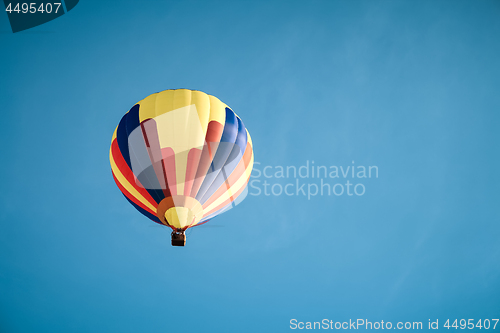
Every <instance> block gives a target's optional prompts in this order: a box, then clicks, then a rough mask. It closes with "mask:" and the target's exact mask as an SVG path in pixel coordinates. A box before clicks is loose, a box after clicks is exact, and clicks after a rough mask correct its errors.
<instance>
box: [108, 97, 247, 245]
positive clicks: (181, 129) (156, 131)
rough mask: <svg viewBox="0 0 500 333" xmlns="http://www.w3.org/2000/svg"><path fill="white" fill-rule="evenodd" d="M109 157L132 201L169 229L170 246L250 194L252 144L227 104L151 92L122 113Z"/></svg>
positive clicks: (124, 191)
mask: <svg viewBox="0 0 500 333" xmlns="http://www.w3.org/2000/svg"><path fill="white" fill-rule="evenodd" d="M110 161H111V169H112V172H113V177H114V179H115V182H116V184H117V185H118V187H119V188H120V191H122V193H123V194H124V195H125V197H126V198H127V200H128V201H129V202H130V203H131V204H132V205H133V206H134V207H135V208H136V209H137V210H138V211H139V212H141V213H142V214H143V215H145V216H147V217H148V218H150V219H151V220H153V221H154V222H156V223H159V224H163V225H166V226H169V227H170V228H172V230H173V231H172V245H179V246H183V245H184V244H185V239H186V238H185V235H184V231H185V230H186V229H188V228H191V227H193V226H196V225H200V224H202V223H205V222H207V221H208V220H210V219H211V218H213V217H215V216H217V215H219V214H220V213H222V212H224V211H226V210H227V209H229V208H231V207H232V206H233V205H234V204H235V203H234V201H235V199H236V198H237V197H238V196H240V195H241V194H242V193H245V189H246V185H247V183H248V180H249V178H250V173H251V171H252V166H253V149H252V141H251V139H250V134H249V133H248V131H247V130H246V128H245V125H243V122H242V121H241V119H240V118H239V117H238V116H237V115H236V114H235V113H234V112H233V110H231V108H229V107H228V106H227V105H226V104H224V103H222V102H221V101H220V100H219V99H217V98H216V97H214V96H210V95H207V94H205V93H203V92H201V91H196V90H187V89H176V90H165V91H162V92H159V93H156V94H152V95H150V96H148V97H146V98H145V99H143V100H142V101H140V102H138V103H137V104H136V105H134V106H133V107H132V109H130V111H128V112H127V113H126V114H125V115H124V116H123V118H122V119H121V121H120V123H119V125H118V127H117V128H116V130H115V132H114V134H113V139H112V142H111V149H110ZM243 197H244V195H242V196H241V197H240V199H241V198H243Z"/></svg>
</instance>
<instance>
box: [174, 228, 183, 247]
mask: <svg viewBox="0 0 500 333" xmlns="http://www.w3.org/2000/svg"><path fill="white" fill-rule="evenodd" d="M185 245H186V235H185V234H184V231H182V232H175V231H174V232H172V246H185Z"/></svg>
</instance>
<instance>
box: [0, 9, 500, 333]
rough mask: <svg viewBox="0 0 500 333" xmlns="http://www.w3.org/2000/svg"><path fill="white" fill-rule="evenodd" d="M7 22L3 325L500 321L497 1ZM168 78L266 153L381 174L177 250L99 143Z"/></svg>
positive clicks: (262, 156)
mask: <svg viewBox="0 0 500 333" xmlns="http://www.w3.org/2000/svg"><path fill="white" fill-rule="evenodd" d="M0 32H1V33H0V45H1V51H2V52H1V55H0V59H1V61H2V65H1V67H0V105H1V111H0V112H1V118H0V119H1V124H2V130H1V131H0V153H1V155H0V156H1V162H2V163H1V165H0V184H1V191H0V219H1V228H0V331H1V332H252V333H255V332H286V331H290V328H289V321H290V319H293V318H295V319H297V320H299V321H319V320H322V319H324V318H327V319H331V320H333V321H334V322H335V321H346V320H347V321H348V320H349V319H353V320H355V319H358V318H363V319H368V320H370V321H380V320H384V321H392V322H394V323H396V322H398V321H402V322H405V321H422V322H423V323H424V327H426V326H427V322H428V319H432V320H433V321H434V320H436V319H439V321H440V322H439V323H440V326H441V325H442V324H443V323H444V320H446V319H447V318H450V319H455V318H458V319H460V318H464V319H469V318H474V319H475V320H477V319H480V318H482V319H485V318H490V319H491V318H499V317H500V223H499V222H500V208H499V206H500V205H499V204H500V195H499V192H498V191H499V188H500V178H499V170H500V154H499V144H500V133H499V128H500V93H499V88H500V1H498V0H495V1H487V0H483V1H456V0H454V1H434V0H433V1H431V0H424V1H416V0H415V1H400V0H397V1H368V0H367V1H347V0H344V1H333V0H332V1H246V2H241V1H214V2H212V1H177V2H169V1H152V0H145V1H138V0H137V1H130V0H122V1H119V2H118V1H86V0H82V1H80V3H79V4H78V5H77V6H76V7H75V8H74V9H73V10H72V11H71V12H69V13H68V14H66V15H63V16H62V17H60V18H58V19H56V20H54V21H51V22H49V23H46V24H44V25H42V26H39V27H36V28H33V29H30V30H27V31H25V32H20V33H16V34H13V33H12V32H11V30H10V26H9V23H8V20H7V15H6V14H0ZM171 88H189V89H197V90H201V91H204V92H206V93H208V94H211V95H214V96H217V97H219V98H220V99H221V100H222V101H224V102H225V103H226V104H228V105H229V106H231V107H232V108H233V109H234V110H235V112H236V113H237V114H238V115H239V116H240V117H241V118H242V119H243V121H244V122H245V125H246V127H247V128H248V130H249V131H250V133H251V135H252V138H253V144H254V149H255V158H256V161H258V162H260V163H261V164H260V166H258V167H259V168H260V170H262V168H263V167H264V166H266V165H270V166H277V165H282V166H291V165H293V166H296V167H299V166H301V165H304V164H305V163H306V161H310V162H312V161H314V162H315V165H326V166H331V165H336V166H344V167H347V166H350V165H352V161H354V163H355V165H365V166H369V165H376V166H378V169H379V177H378V178H373V177H372V178H371V179H365V180H363V181H362V183H363V184H364V185H365V187H366V192H365V194H364V195H363V196H347V195H342V196H319V195H318V196H316V197H312V198H311V200H307V197H305V196H303V195H294V196H286V195H281V196H273V195H270V196H266V195H264V194H261V195H260V196H254V195H249V196H248V197H247V198H246V199H245V201H244V202H242V203H241V204H240V205H238V206H237V207H236V208H235V209H232V210H231V211H229V212H227V213H224V214H222V215H220V216H219V217H217V218H215V219H214V220H212V221H211V222H209V223H208V224H207V225H211V227H209V226H207V227H201V226H200V227H199V228H194V229H192V231H191V232H190V233H189V234H188V241H187V246H186V247H185V248H173V247H171V245H170V233H169V231H168V229H167V228H162V227H161V226H158V225H156V224H154V223H153V222H151V221H149V220H148V219H147V218H145V217H143V216H142V215H141V214H139V213H138V212H137V211H136V210H135V209H134V208H133V207H132V206H131V205H130V204H129V203H128V202H127V201H126V200H125V198H124V197H123V195H122V194H121V193H120V191H119V190H118V188H117V186H116V185H115V184H114V181H113V178H112V175H111V170H110V166H109V159H108V150H109V145H110V142H111V135H112V133H113V130H114V129H115V127H116V125H117V124H118V122H119V120H120V118H121V117H122V115H123V114H124V113H125V112H126V111H127V110H128V109H129V108H130V107H132V106H133V105H134V103H136V102H137V101H139V100H141V99H142V98H144V97H146V96H147V95H149V94H151V93H154V92H158V91H161V90H165V89H171ZM259 179H260V180H261V181H263V180H264V179H263V177H261V178H259ZM269 181H270V182H271V183H279V184H282V185H285V184H286V183H288V182H295V179H291V180H290V179H288V180H287V179H270V180H269ZM300 181H301V182H302V181H304V182H318V181H319V180H317V179H314V180H312V179H305V180H304V179H300ZM327 181H328V182H329V183H330V184H334V183H337V182H343V183H345V179H327ZM352 181H353V182H355V183H357V182H359V180H357V179H354V180H352ZM253 192H255V190H250V193H253ZM441 329H442V327H441ZM497 329H500V325H499V326H497Z"/></svg>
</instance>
